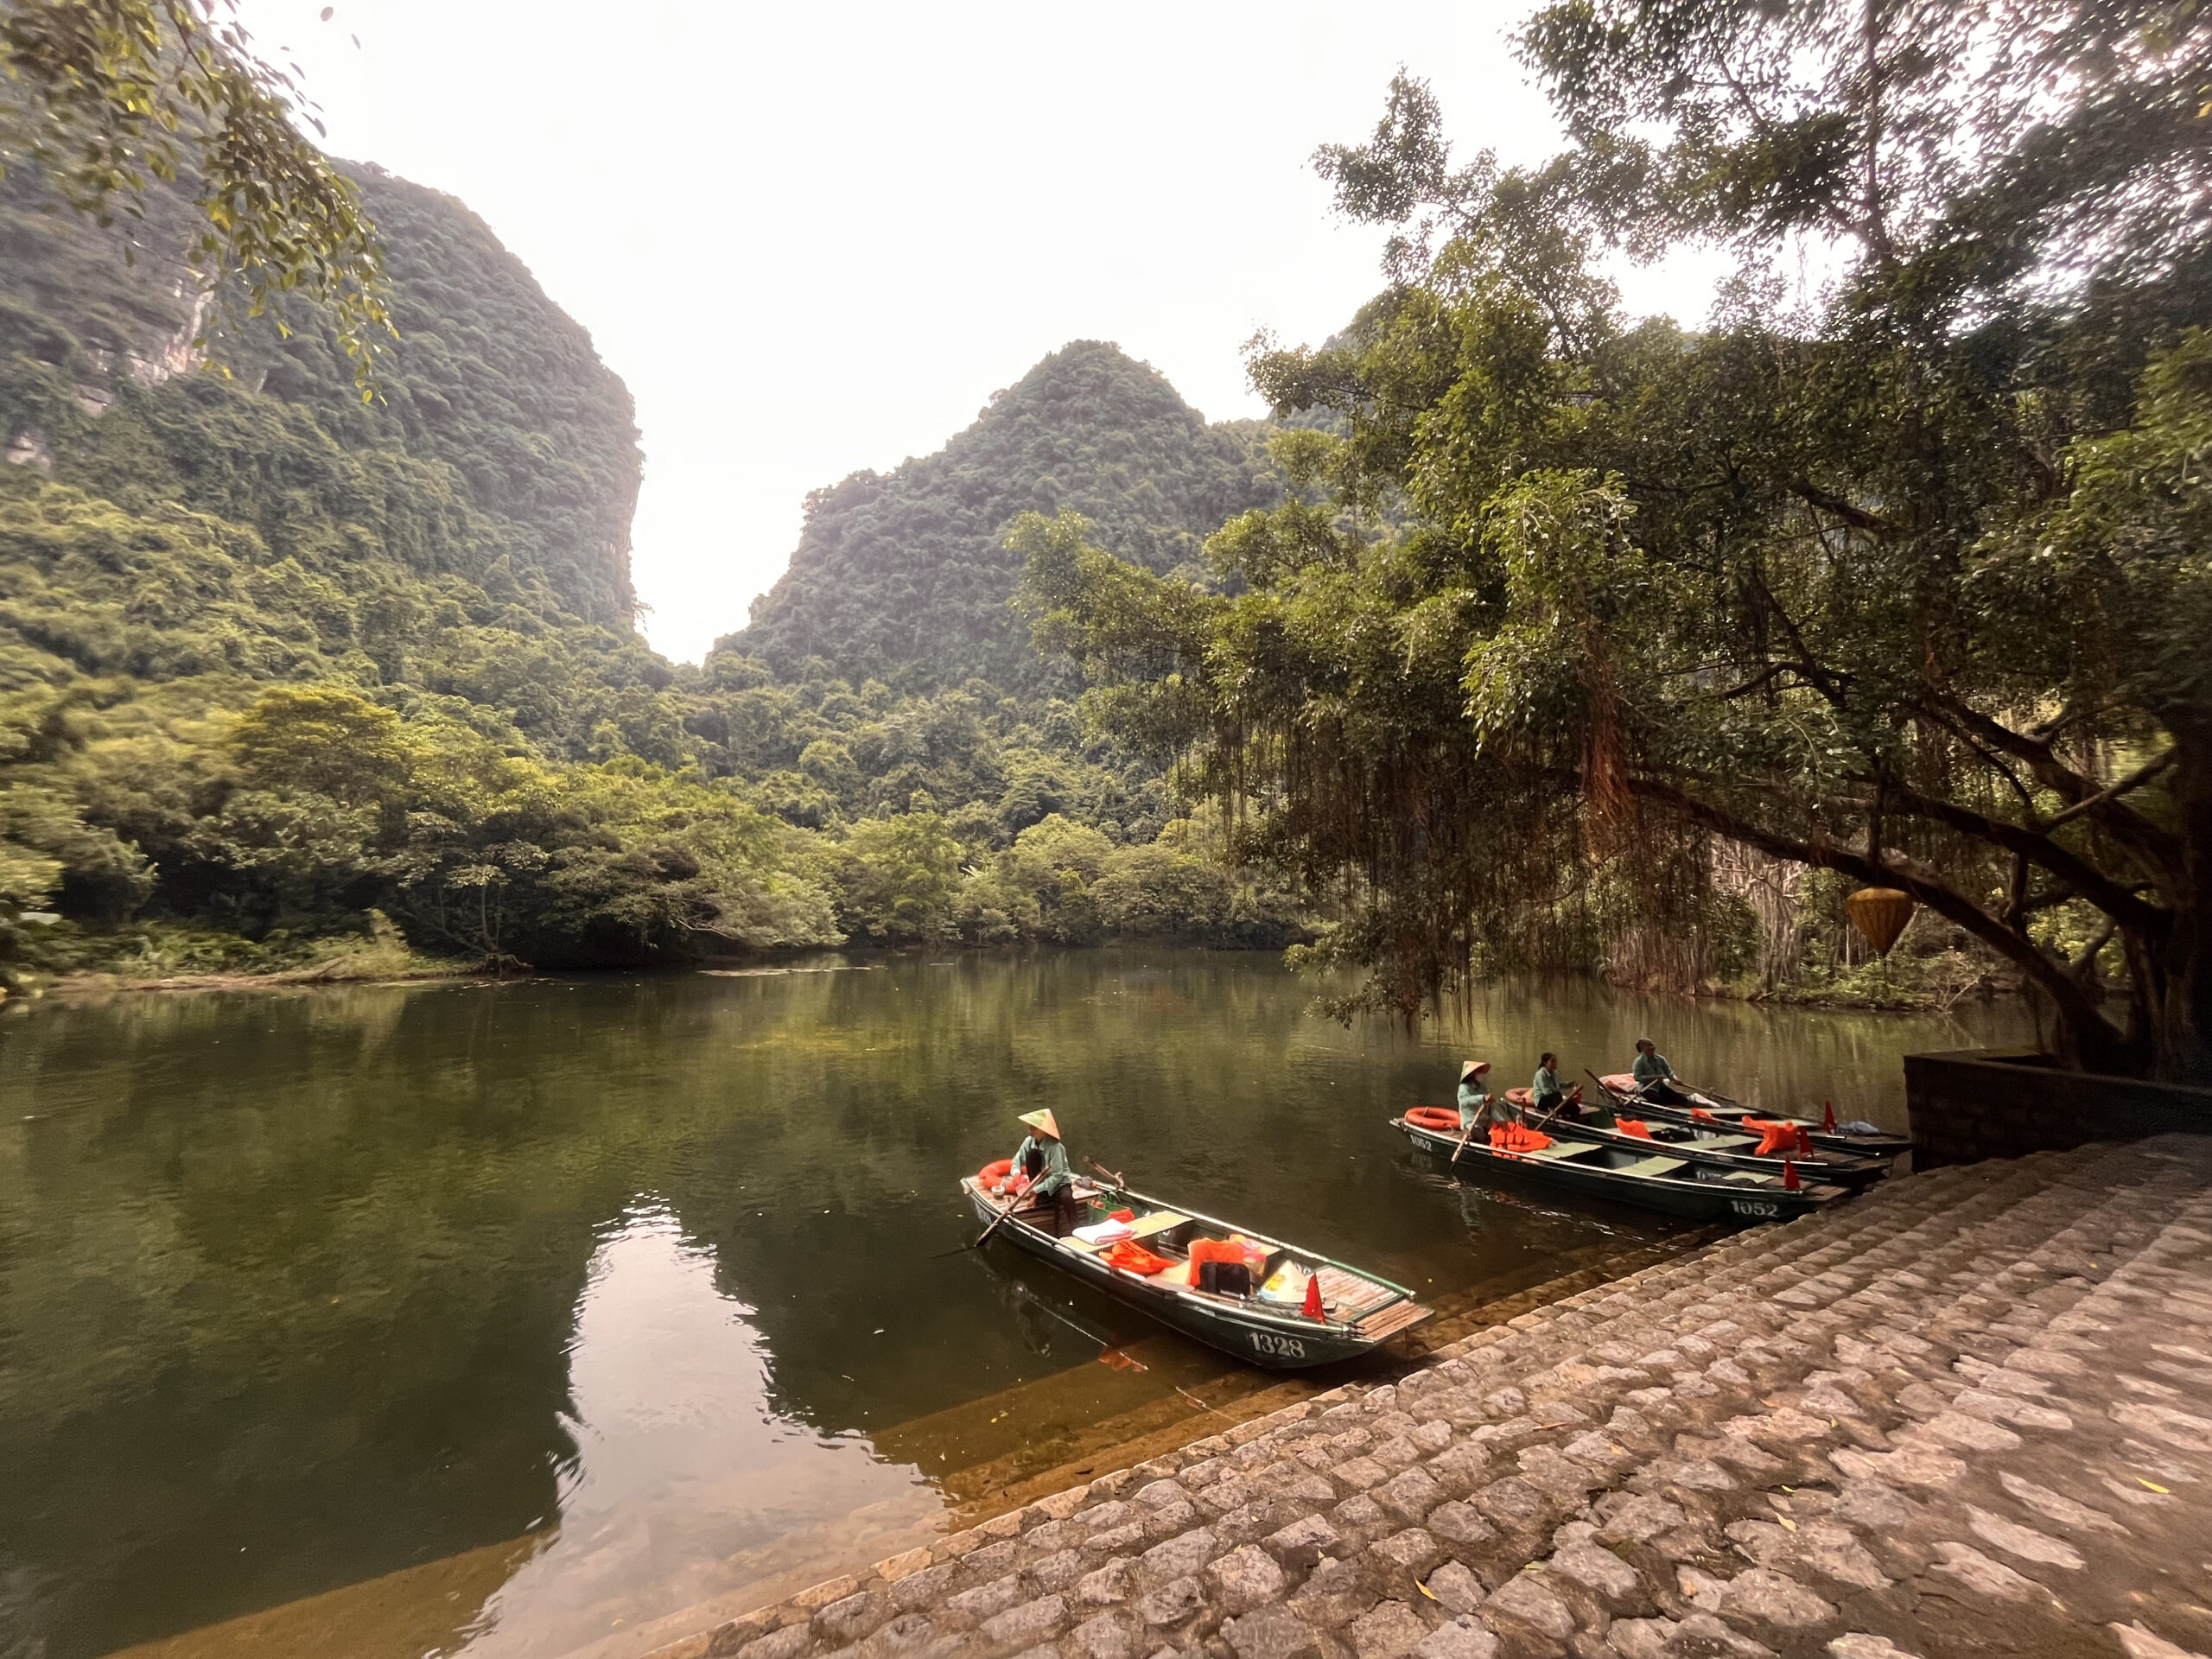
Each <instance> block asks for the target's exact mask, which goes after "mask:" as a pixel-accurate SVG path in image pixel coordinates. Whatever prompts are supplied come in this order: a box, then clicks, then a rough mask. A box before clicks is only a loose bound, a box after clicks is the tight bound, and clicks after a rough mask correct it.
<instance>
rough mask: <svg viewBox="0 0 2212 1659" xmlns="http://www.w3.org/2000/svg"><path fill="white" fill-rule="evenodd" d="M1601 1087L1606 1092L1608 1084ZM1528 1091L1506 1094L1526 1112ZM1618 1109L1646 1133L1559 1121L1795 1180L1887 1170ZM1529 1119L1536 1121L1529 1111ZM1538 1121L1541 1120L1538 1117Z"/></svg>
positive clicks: (1612, 1142)
mask: <svg viewBox="0 0 2212 1659" xmlns="http://www.w3.org/2000/svg"><path fill="white" fill-rule="evenodd" d="M1606 1092H1607V1093H1608V1094H1609V1095H1610V1094H1611V1090H1607V1091H1606ZM1528 1094H1529V1091H1528V1090H1525V1089H1509V1090H1506V1098H1507V1099H1508V1100H1510V1101H1511V1102H1512V1103H1514V1104H1515V1105H1516V1106H1518V1107H1520V1108H1521V1109H1522V1111H1523V1112H1531V1108H1530V1107H1529V1099H1528ZM1416 1110H1419V1108H1416ZM1429 1110H1430V1111H1431V1112H1434V1111H1438V1110H1442V1111H1445V1112H1447V1113H1448V1112H1450V1111H1451V1109H1450V1108H1449V1107H1443V1108H1436V1107H1432V1108H1430V1109H1429ZM1621 1112H1622V1114H1623V1116H1630V1115H1631V1114H1632V1115H1633V1116H1636V1117H1637V1118H1638V1119H1641V1120H1642V1121H1643V1123H1644V1126H1645V1128H1646V1129H1647V1131H1648V1134H1646V1135H1630V1133H1629V1132H1628V1131H1627V1130H1626V1129H1622V1128H1609V1127H1607V1126H1606V1125H1605V1124H1603V1123H1594V1122H1588V1121H1586V1120H1585V1119H1581V1118H1573V1117H1567V1116H1564V1115H1562V1116H1560V1120H1559V1122H1560V1127H1561V1128H1563V1129H1564V1130H1565V1132H1566V1133H1567V1135H1569V1136H1570V1137H1571V1138H1573V1139H1574V1140H1577V1141H1597V1142H1598V1143H1599V1145H1601V1146H1608V1147H1622V1148H1624V1150H1627V1151H1630V1152H1634V1153H1636V1154H1638V1155H1639V1156H1642V1157H1649V1156H1650V1155H1651V1154H1653V1153H1655V1152H1659V1153H1664V1154H1667V1156H1669V1158H1688V1159H1689V1160H1692V1161H1693V1162H1695V1163H1700V1164H1711V1165H1713V1166H1715V1167H1718V1168H1721V1169H1748V1170H1753V1171H1756V1172H1757V1173H1759V1174H1762V1175H1779V1174H1781V1173H1783V1166H1784V1165H1785V1164H1795V1165H1796V1166H1797V1178H1798V1179H1800V1180H1804V1181H1827V1182H1829V1183H1832V1184H1833V1185H1837V1186H1847V1187H1849V1188H1850V1189H1851V1190H1852V1191H1853V1192H1859V1191H1862V1190H1863V1189H1865V1188H1866V1187H1869V1186H1872V1185H1873V1184H1874V1183H1875V1182H1877V1181H1878V1180H1880V1179H1882V1178H1883V1177H1884V1176H1885V1175H1887V1174H1888V1173H1890V1160H1888V1159H1887V1158H1866V1157H1859V1156H1855V1155H1853V1154H1850V1153H1847V1152H1834V1151H1825V1150H1822V1149H1821V1147H1819V1146H1818V1144H1817V1143H1816V1144H1815V1147H1814V1149H1813V1151H1812V1152H1810V1153H1809V1154H1801V1153H1796V1152H1791V1153H1788V1154H1782V1153H1776V1154H1770V1155H1767V1156H1764V1157H1762V1156H1761V1155H1760V1154H1759V1152H1758V1145H1759V1137H1758V1135H1748V1134H1745V1133H1744V1132H1743V1131H1741V1130H1739V1129H1737V1128H1732V1127H1724V1126H1716V1125H1713V1124H1710V1123H1677V1122H1671V1121H1669V1120H1668V1119H1665V1118H1647V1117H1645V1116H1644V1115H1643V1112H1642V1111H1641V1109H1637V1108H1634V1107H1630V1106H1627V1105H1624V1106H1622V1107H1621ZM1530 1121H1531V1122H1534V1121H1535V1117H1534V1116H1533V1114H1532V1116H1531V1117H1530ZM1537 1127H1538V1128H1544V1127H1546V1126H1545V1125H1542V1124H1541V1123H1539V1124H1538V1125H1537Z"/></svg>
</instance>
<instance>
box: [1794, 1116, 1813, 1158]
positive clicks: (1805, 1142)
mask: <svg viewBox="0 0 2212 1659" xmlns="http://www.w3.org/2000/svg"><path fill="white" fill-rule="evenodd" d="M1797 1155H1798V1156H1799V1157H1800V1158H1809V1157H1811V1156H1812V1155H1813V1132H1812V1131H1811V1130H1810V1129H1808V1128H1806V1127H1805V1126H1804V1125H1803V1124H1802V1123H1800V1124H1799V1125H1798V1126H1797Z"/></svg>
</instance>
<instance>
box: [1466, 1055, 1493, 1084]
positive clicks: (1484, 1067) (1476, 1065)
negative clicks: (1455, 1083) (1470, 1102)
mask: <svg viewBox="0 0 2212 1659" xmlns="http://www.w3.org/2000/svg"><path fill="white" fill-rule="evenodd" d="M1489 1070H1490V1062H1489V1061H1488V1060H1469V1061H1467V1062H1466V1063H1465V1064H1464V1065H1461V1066H1460V1068H1459V1081H1460V1082H1462V1083H1465V1081H1466V1080H1467V1079H1468V1078H1469V1077H1473V1076H1474V1075H1475V1073H1476V1072H1478V1071H1489Z"/></svg>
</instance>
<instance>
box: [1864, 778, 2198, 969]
mask: <svg viewBox="0 0 2212 1659" xmlns="http://www.w3.org/2000/svg"><path fill="white" fill-rule="evenodd" d="M1888 800H1889V802H1890V804H1892V805H1894V806H1898V807H1902V808H1903V809H1904V810H1906V811H1908V812H1910V813H1912V814H1913V815H1914V816H1916V817H1923V818H1932V819H1934V820H1935V821H1936V823H1942V824H1948V825H1949V826H1950V827H1951V828H1952V829H1957V830H1961V831H1963V832H1964V833H1965V834H1967V835H1969V836H1974V837H1976V838H1977V839H1979V840H1981V841H1987V842H1995V843H1996V844H1997V845H1998V846H1999V847H2002V848H2004V849H2005V850H2006V851H2007V852H2012V853H2017V854H2018V855H2020V856H2021V857H2022V858H2024V859H2027V860H2028V861H2030V862H2031V863H2034V864H2038V865H2041V866H2042V867H2043V868H2044V869H2046V870H2048V871H2050V873H2051V874H2053V875H2055V876H2056V877H2057V878H2058V879H2059V880H2062V881H2063V882H2065V883H2066V884H2067V885H2068V886H2069V887H2072V888H2073V889H2074V891H2075V893H2077V894H2078V895H2079V896H2080V897H2082V898H2083V899H2087V900H2088V902H2089V903H2091V904H2093V905H2094V906H2096V907H2097V908H2098V909H2099V910H2101V911H2102V912H2104V913H2105V914H2106V915H2107V916H2109V917H2111V918H2113V920H2115V921H2117V922H2118V923H2119V924H2120V925H2121V926H2122V927H2125V928H2128V929H2131V930H2133V931H2135V932H2138V933H2141V934H2144V935H2145V936H2146V937H2148V938H2153V939H2164V938H2165V937H2166V935H2167V933H2168V932H2169V931H2171V928H2172V926H2173V919H2174V918H2173V912H2171V911H2166V910H2161V909H2159V908H2158V906H2155V905H2150V904H2146V903H2145V902H2144V901H2143V900H2142V899H2139V898H2138V897H2137V896H2136V895H2135V894H2134V893H2132V892H2130V891H2129V890H2128V889H2127V888H2126V887H2122V886H2121V885H2120V883H2119V882H2117V881H2115V880H2113V879H2112V878H2111V877H2110V876H2108V875H2107V874H2104V873H2103V872H2102V871H2101V870H2100V869H2098V868H2096V866H2094V864H2091V863H2090V862H2089V861H2088V860H2087V859H2085V858H2083V857H2082V856H2081V855H2079V854H2077V853H2073V852H2069V850H2068V849H2065V848H2064V847H2062V846H2060V845H2059V844H2058V843H2057V842H2055V841H2053V840H2052V839H2051V838H2050V836H2046V835H2042V834H2039V833H2037V831H2036V830H2033V829H2025V828H2024V827H2022V826H2021V825H2019V824H2017V823H2006V822H2005V820H2004V819H2002V818H1993V817H1988V816H1987V815H1986V814H1985V813H1980V812H1976V811H1974V810H1972V809H1971V808H1969V807H1963V806H1960V805H1958V804H1955V803H1954V802H1951V801H1945V800H1939V799H1936V798H1934V797H1932V796H1927V795H1922V794H1919V793H1916V791H1912V790H1909V789H1899V788H1897V785H1891V786H1890V791H1889V795H1888Z"/></svg>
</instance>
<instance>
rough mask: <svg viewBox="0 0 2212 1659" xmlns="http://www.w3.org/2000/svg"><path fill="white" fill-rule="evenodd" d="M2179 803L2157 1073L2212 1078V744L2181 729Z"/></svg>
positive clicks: (2161, 964) (2154, 1061)
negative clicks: (2177, 867)
mask: <svg viewBox="0 0 2212 1659" xmlns="http://www.w3.org/2000/svg"><path fill="white" fill-rule="evenodd" d="M2175 738H2176V741H2175V754H2176V761H2175V765H2174V769H2173V782H2172V790H2173V799H2174V804H2175V805H2176V806H2177V808H2178V809H2179V810H2180V817H2181V840H2182V849H2181V855H2182V856H2181V862H2182V880H2181V883H2180V887H2181V891H2180V892H2178V893H2176V894H2175V895H2174V899H2175V904H2174V912H2173V915H2174V925H2173V931H2171V933H2170V934H2168V935H2167V937H2166V938H2165V941H2164V946H2163V948H2162V949H2160V950H2158V952H2157V957H2158V977H2159V980H2160V981H2161V983H2159V984H2158V985H2156V986H2154V987H2152V992H2153V995H2152V1001H2151V1007H2152V1013H2153V1017H2152V1058H2151V1066H2152V1076H2153V1077H2158V1078H2159V1079H2160V1080H2161V1081H2163V1082H2166V1083H2189V1084H2208V1083H2212V913H2208V911H2207V905H2208V902H2209V901H2212V743H2206V742H2201V741H2194V740H2195V734H2187V735H2184V734H2182V733H2178V732H2177V733H2176V734H2175Z"/></svg>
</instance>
